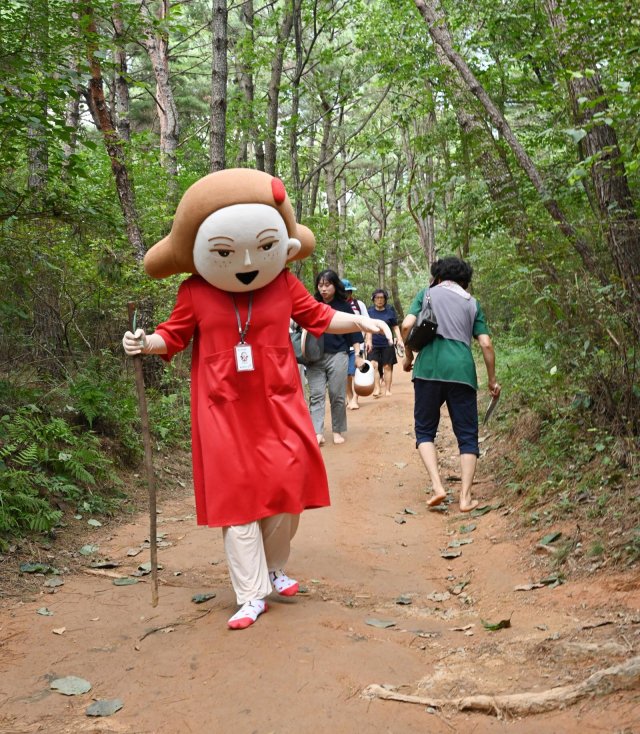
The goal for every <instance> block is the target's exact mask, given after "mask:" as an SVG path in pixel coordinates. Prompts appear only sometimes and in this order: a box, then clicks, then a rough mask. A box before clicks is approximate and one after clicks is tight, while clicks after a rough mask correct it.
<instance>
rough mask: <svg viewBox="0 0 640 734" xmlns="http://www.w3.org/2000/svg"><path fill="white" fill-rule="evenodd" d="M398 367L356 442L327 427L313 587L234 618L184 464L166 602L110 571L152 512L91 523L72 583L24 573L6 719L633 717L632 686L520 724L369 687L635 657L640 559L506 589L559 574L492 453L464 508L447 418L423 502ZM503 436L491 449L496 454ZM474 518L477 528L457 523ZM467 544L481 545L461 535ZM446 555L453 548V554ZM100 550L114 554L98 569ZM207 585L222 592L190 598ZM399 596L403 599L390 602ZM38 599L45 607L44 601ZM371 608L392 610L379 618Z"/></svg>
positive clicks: (585, 667) (497, 679)
mask: <svg viewBox="0 0 640 734" xmlns="http://www.w3.org/2000/svg"><path fill="white" fill-rule="evenodd" d="M394 376H395V380H396V382H395V384H394V395H393V396H392V397H386V398H381V399H379V400H373V399H371V398H367V399H363V400H362V401H361V403H362V407H361V409H360V410H359V411H356V412H349V415H348V419H349V431H348V433H347V441H346V443H345V444H343V445H341V446H334V445H333V444H332V443H331V442H330V441H331V439H330V432H329V430H328V429H327V431H326V435H327V444H326V446H325V447H324V448H323V453H324V457H325V462H326V465H327V470H328V473H329V479H330V486H331V493H332V501H333V506H332V507H331V508H327V509H323V510H314V511H310V512H307V513H305V515H304V516H303V518H302V520H301V523H300V529H299V531H298V535H297V536H296V538H295V539H294V542H293V552H292V555H291V560H290V563H289V566H288V568H287V569H286V570H287V572H288V573H289V575H290V576H292V577H294V578H296V579H298V580H299V581H300V583H301V585H302V587H303V588H304V589H306V591H304V593H301V594H299V595H298V596H297V597H295V598H292V599H284V598H279V597H277V596H275V595H274V596H273V597H271V598H270V599H269V611H268V612H267V613H266V614H264V615H263V616H262V617H260V619H259V620H258V622H257V623H256V624H255V625H254V626H253V627H251V628H249V629H248V630H245V631H236V632H231V631H229V630H228V629H227V626H226V621H227V619H228V617H229V616H231V614H233V613H234V612H235V610H236V606H235V599H234V595H233V592H232V589H231V585H230V583H229V577H228V573H227V568H226V561H225V556H224V550H223V545H222V538H221V532H220V531H219V530H211V529H208V528H202V527H197V526H196V524H195V519H194V507H193V498H192V492H191V491H190V485H189V482H188V481H186V477H185V476H183V479H185V483H186V488H185V489H184V490H182V489H180V493H181V494H180V496H178V497H176V496H175V494H173V495H172V496H167V495H165V494H163V493H161V494H160V497H159V507H160V508H161V510H162V514H160V515H159V521H160V524H159V525H158V531H159V533H166V535H164V536H162V538H161V545H162V547H161V548H160V550H159V560H160V563H161V564H162V566H163V569H162V571H161V573H160V577H161V585H160V604H159V606H158V607H157V608H156V609H153V608H152V607H151V604H150V597H151V589H150V580H149V577H144V576H143V577H139V578H138V583H137V584H135V585H128V586H115V585H114V580H115V578H116V577H119V576H123V577H126V576H128V575H129V574H130V573H132V572H133V571H135V570H136V569H137V567H138V565H139V564H141V563H144V562H146V561H148V560H149V551H148V549H146V548H143V549H142V550H141V551H140V553H139V554H138V555H136V556H128V555H127V552H128V551H129V550H130V549H132V548H140V547H141V545H142V546H144V540H145V538H147V537H148V527H147V519H146V518H145V517H144V516H140V517H139V518H137V520H136V521H135V522H131V523H129V524H122V525H117V524H116V523H112V524H110V525H107V524H104V525H103V527H100V528H95V529H93V530H91V532H90V533H88V534H87V536H86V537H85V538H83V539H82V542H83V543H91V544H94V545H96V546H99V550H98V551H96V552H94V553H93V555H92V556H89V557H87V559H86V568H85V569H84V571H83V572H79V573H76V572H69V573H65V574H63V575H62V576H58V577H56V578H60V579H62V580H63V581H64V584H63V585H62V586H58V587H57V588H56V587H54V588H51V587H45V585H44V584H45V577H44V576H42V575H41V576H39V577H31V580H32V589H33V592H32V593H31V594H23V597H22V599H15V598H14V599H9V600H5V601H3V602H2V608H1V609H0V674H1V682H0V731H1V732H3V734H12V733H16V734H17V733H20V734H26V733H27V732H34V733H35V732H43V733H46V734H57V733H62V732H104V733H107V732H123V733H127V734H134V733H138V732H140V733H142V732H145V733H146V732H149V733H158V734H187V733H193V734H196V733H200V732H207V733H209V732H222V733H225V734H226V732H234V733H235V732H237V733H238V734H245V733H246V734H271V733H273V734H286V733H289V732H292V733H293V732H296V733H298V732H305V734H313V733H315V732H318V733H323V734H324V733H325V732H332V734H338V733H341V732H353V731H358V732H360V733H362V734H364V733H365V732H372V733H373V732H376V733H379V732H390V733H391V732H392V733H394V734H397V733H399V732H427V731H428V732H430V733H432V734H441V733H442V734H445V733H448V732H452V731H457V732H464V733H465V734H484V733H485V732H491V733H495V734H498V733H501V732H517V734H529V733H531V734H540V732H565V733H567V734H572V733H574V732H580V734H590V733H591V732H594V733H595V732H612V733H613V732H620V733H621V732H624V733H625V734H629V733H630V732H640V696H639V695H638V694H637V692H635V693H634V692H626V693H617V694H613V695H610V696H607V697H602V698H592V699H585V700H583V701H581V702H580V703H579V704H577V705H575V706H572V707H570V708H567V709H565V710H562V711H556V712H552V713H547V714H542V715H538V716H529V717H525V718H522V719H517V720H515V721H514V720H509V719H507V718H496V717H493V716H487V715H484V714H470V715H467V714H464V713H459V712H457V711H455V710H454V709H453V708H452V709H450V710H447V709H444V710H441V711H438V712H437V713H433V712H431V713H430V712H429V710H427V709H426V708H425V707H424V706H420V705H414V704H407V703H398V702H393V701H383V700H378V699H374V700H368V699H365V698H363V697H362V696H361V695H360V694H361V691H362V690H363V689H364V688H366V686H368V685H369V684H371V683H378V684H384V685H388V686H393V687H397V688H398V690H399V691H400V692H402V693H411V694H417V695H428V696H434V697H446V698H456V697H459V696H464V695H468V694H474V693H489V694H493V693H505V692H506V693H508V692H513V693H515V692H523V691H541V690H545V689H549V688H553V687H555V686H559V685H564V684H568V683H578V682H581V681H583V680H584V679H586V678H587V677H588V676H589V675H590V674H591V673H592V672H594V671H596V670H600V669H602V668H606V667H608V666H610V665H612V664H615V663H617V662H621V661H623V660H625V659H627V658H629V657H631V656H633V655H635V654H637V653H636V646H637V645H638V644H639V641H640V637H639V633H640V624H638V622H639V621H640V611H639V608H640V580H639V579H638V578H637V574H636V575H634V576H631V575H630V574H626V575H624V574H620V575H616V576H613V575H611V574H608V575H607V574H605V573H601V574H600V575H595V574H594V575H591V576H589V577H587V578H581V579H571V578H570V579H568V580H567V582H566V583H564V584H559V585H557V586H555V587H553V588H551V587H549V586H544V587H542V588H535V589H532V590H529V591H515V590H514V587H516V586H518V585H522V584H528V583H530V582H532V581H535V582H537V581H539V580H540V579H541V578H544V577H547V576H549V575H550V574H551V573H552V572H553V569H551V568H550V562H551V558H550V555H549V554H548V553H546V552H544V551H536V545H537V543H539V541H540V533H538V534H533V533H531V537H530V538H529V537H526V535H522V534H520V535H519V537H517V538H516V537H515V536H514V534H513V532H512V530H510V528H511V527H512V526H513V519H514V516H515V515H516V513H517V510H516V509H515V508H510V507H509V506H508V505H507V504H506V502H507V500H506V499H504V498H502V496H501V493H500V491H499V488H496V486H495V485H494V483H493V481H492V477H491V476H490V475H489V474H488V473H487V468H486V466H485V463H486V459H484V460H483V458H481V460H480V463H479V471H478V476H477V480H478V483H477V484H476V486H475V490H474V496H475V497H476V498H477V499H479V500H480V505H481V506H486V505H491V506H492V509H491V511H490V512H488V513H487V514H484V515H480V516H469V515H462V514H461V513H460V512H459V511H458V509H457V491H458V487H459V481H456V479H457V478H458V477H459V470H458V462H457V448H456V445H455V439H454V438H453V435H452V433H451V429H450V425H449V422H448V420H446V419H443V422H442V433H441V436H440V437H439V438H438V447H439V451H440V456H441V459H442V470H443V475H444V476H446V477H449V479H448V480H447V486H448V488H449V490H450V491H451V492H452V498H453V501H452V502H451V504H449V505H448V506H446V507H445V509H444V510H439V511H435V510H428V509H427V507H426V505H425V500H426V499H427V495H426V494H425V491H426V490H429V483H428V480H427V478H426V473H425V471H424V469H423V467H422V466H421V463H420V459H419V456H418V453H417V451H416V450H415V438H414V435H413V419H412V411H413V394H412V389H411V383H410V381H409V378H408V376H407V375H404V374H402V373H401V371H400V370H399V369H397V368H396V371H395V375H394ZM327 425H330V424H329V423H328V424H327ZM483 434H484V435H485V436H486V434H487V432H483V431H481V436H483ZM493 440H494V439H493V437H491V436H489V437H488V438H485V440H484V441H483V444H482V446H483V447H484V448H489V449H490V450H493V451H499V448H497V447H496V446H495V445H493V443H492V442H493ZM501 503H504V504H501ZM497 505H500V506H497ZM469 525H475V529H473V530H471V531H470V532H461V528H462V526H469ZM462 540H465V541H467V540H472V541H473V542H472V543H463V544H460V545H457V544H458V541H462ZM452 543H453V544H454V546H455V545H457V547H453V548H449V547H448V546H449V545H450V544H452ZM443 551H460V552H461V554H460V555H459V556H458V557H455V558H449V559H446V558H442V557H441V552H443ZM97 559H112V560H114V561H116V562H118V563H119V564H120V565H119V566H117V567H116V568H113V569H106V570H105V569H92V568H90V564H91V561H92V560H94V561H95V560H97ZM96 571H97V573H96ZM49 578H51V577H49ZM49 583H50V582H49ZM463 583H464V586H462V584H463ZM196 594H215V595H216V596H215V598H213V599H210V600H208V601H205V602H203V603H201V604H196V603H194V602H193V601H192V597H193V596H194V595H196ZM401 596H402V597H405V599H404V600H403V601H407V600H410V603H409V604H407V603H405V604H399V603H396V600H398V598H399V597H401ZM43 607H46V609H47V610H48V611H50V612H52V615H44V614H39V613H37V612H38V610H40V609H42V608H43ZM372 619H373V620H378V621H386V622H393V623H394V626H392V627H388V628H381V627H376V626H372V625H371V624H367V620H372ZM504 619H510V620H511V627H510V628H508V629H501V630H499V631H487V630H485V629H484V627H483V624H482V621H481V620H485V621H487V622H489V623H496V622H499V621H501V620H504ZM596 625H598V626H596ZM61 628H65V630H64V632H62V633H61V634H56V633H55V632H54V631H55V630H57V631H58V632H60V630H61ZM158 628H162V629H160V630H159V631H153V630H157V629H158ZM150 631H151V633H150ZM149 633H150V634H149ZM145 635H146V636H145ZM143 638H144V639H143ZM71 675H73V676H79V677H80V678H84V679H86V680H88V681H90V683H91V686H92V688H91V691H90V692H89V693H85V694H84V695H78V696H70V697H67V696H63V695H61V694H59V693H57V692H53V691H51V690H50V683H51V682H52V681H53V680H54V679H57V678H63V677H65V676H71ZM114 698H119V699H121V700H122V701H123V703H124V706H123V708H122V709H121V710H120V711H118V712H117V713H115V714H114V715H113V716H111V717H109V718H89V717H87V716H86V715H85V709H86V707H87V706H88V705H89V704H90V703H92V701H93V700H94V699H114Z"/></svg>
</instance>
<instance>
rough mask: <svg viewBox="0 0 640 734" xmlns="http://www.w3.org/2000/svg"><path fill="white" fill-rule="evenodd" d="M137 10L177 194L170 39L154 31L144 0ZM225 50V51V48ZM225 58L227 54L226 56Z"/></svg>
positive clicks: (165, 158)
mask: <svg viewBox="0 0 640 734" xmlns="http://www.w3.org/2000/svg"><path fill="white" fill-rule="evenodd" d="M140 11H141V13H142V18H143V20H144V25H145V39H144V45H145V47H146V49H147V53H148V54H149V59H150V60H151V65H152V67H153V74H154V76H155V79H156V100H157V110H158V120H159V122H160V156H161V162H162V166H163V168H164V169H165V170H166V171H167V173H168V174H169V176H170V177H171V178H170V188H171V192H172V195H173V196H175V195H177V193H178V191H177V183H178V182H177V180H176V176H177V175H178V158H177V156H176V151H177V149H178V144H179V142H180V124H179V117H178V107H177V105H176V102H175V98H174V96H173V89H172V88H171V84H170V83H169V39H168V37H167V35H166V34H160V33H155V32H154V29H153V24H152V21H151V16H150V14H149V8H148V7H147V0H142V2H141V3H140ZM158 12H159V17H160V18H161V19H163V18H166V16H167V14H168V13H169V0H161V2H160V8H159V11H158ZM225 53H226V51H225ZM225 58H226V56H225Z"/></svg>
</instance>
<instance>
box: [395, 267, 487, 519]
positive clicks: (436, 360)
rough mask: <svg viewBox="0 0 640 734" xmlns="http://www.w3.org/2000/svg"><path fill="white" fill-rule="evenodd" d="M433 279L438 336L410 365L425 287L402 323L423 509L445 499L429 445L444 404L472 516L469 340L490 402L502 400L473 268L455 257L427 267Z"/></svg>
mask: <svg viewBox="0 0 640 734" xmlns="http://www.w3.org/2000/svg"><path fill="white" fill-rule="evenodd" d="M431 275H432V276H433V280H432V283H431V287H430V289H429V295H430V297H431V305H432V307H433V311H434V313H435V315H436V319H437V320H438V330H437V332H436V337H435V339H434V340H433V341H432V342H431V343H429V344H427V346H426V347H424V348H423V349H421V350H420V351H419V352H418V356H417V359H416V361H415V366H414V364H413V352H412V351H411V350H410V349H408V348H407V347H406V339H407V336H408V334H409V332H410V331H411V328H412V327H413V325H414V324H415V323H416V318H417V317H418V316H419V314H420V309H421V308H422V301H423V298H424V293H425V290H426V289H425V288H423V289H422V290H421V291H419V292H418V294H417V295H416V297H415V298H414V299H413V303H412V304H411V308H410V309H409V314H408V315H407V317H406V318H405V320H404V321H403V322H402V337H403V339H404V340H405V349H406V351H405V356H404V362H403V364H402V367H403V369H404V371H405V372H410V371H411V369H412V368H413V377H412V380H413V387H414V392H415V407H414V417H415V431H416V447H417V449H418V451H419V452H420V457H421V458H422V461H423V462H424V465H425V467H426V469H427V471H428V472H429V476H430V478H431V484H432V486H433V493H434V494H433V497H432V498H431V499H430V500H429V501H428V502H427V505H429V507H435V506H436V505H439V504H440V503H441V502H442V501H443V500H444V498H445V497H446V493H445V491H444V487H443V486H442V480H441V479H440V472H439V471H438V454H437V452H436V449H435V446H434V443H433V442H434V439H435V437H436V433H437V430H438V423H439V421H440V408H441V406H442V404H443V403H444V402H446V403H447V408H448V409H449V416H450V418H451V423H452V425H453V431H454V433H455V434H456V438H457V440H458V448H459V449H460V468H461V472H460V473H461V488H460V510H461V511H462V512H470V511H471V510H473V509H475V508H476V507H477V506H478V502H477V501H476V500H473V501H472V500H471V486H472V484H473V477H474V475H475V471H476V462H477V460H478V453H479V450H478V402H477V396H476V391H477V389H478V379H477V377H476V366H475V363H474V361H473V354H472V353H471V339H472V337H473V338H475V339H476V340H477V342H478V344H479V345H480V348H481V349H482V356H483V357H484V363H485V365H486V368H487V375H488V378H489V392H490V393H491V396H492V397H497V396H498V395H500V385H499V384H498V382H497V380H496V370H495V365H496V360H495V352H494V349H493V344H492V342H491V337H490V336H489V332H488V330H487V325H486V323H485V321H484V314H483V313H482V309H481V308H480V304H479V303H478V302H477V301H476V299H475V298H473V297H472V296H471V295H470V294H469V293H467V288H468V287H469V283H470V281H471V277H472V275H473V268H472V267H471V265H469V264H468V263H466V262H464V260H460V259H459V258H457V257H445V258H443V259H442V260H438V261H437V262H435V263H434V264H433V265H432V266H431Z"/></svg>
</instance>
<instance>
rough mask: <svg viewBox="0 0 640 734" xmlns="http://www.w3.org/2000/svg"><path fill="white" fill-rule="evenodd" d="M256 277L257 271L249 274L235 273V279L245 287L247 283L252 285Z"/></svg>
mask: <svg viewBox="0 0 640 734" xmlns="http://www.w3.org/2000/svg"><path fill="white" fill-rule="evenodd" d="M256 275H258V271H257V270H252V271H251V272H249V273H236V278H237V279H238V280H239V281H240V282H241V283H244V284H245V285H249V283H252V282H253V281H254V280H255V279H256Z"/></svg>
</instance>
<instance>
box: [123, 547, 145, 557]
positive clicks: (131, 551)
mask: <svg viewBox="0 0 640 734" xmlns="http://www.w3.org/2000/svg"><path fill="white" fill-rule="evenodd" d="M138 553H142V548H129V550H128V551H127V555H128V556H137V555H138Z"/></svg>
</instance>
